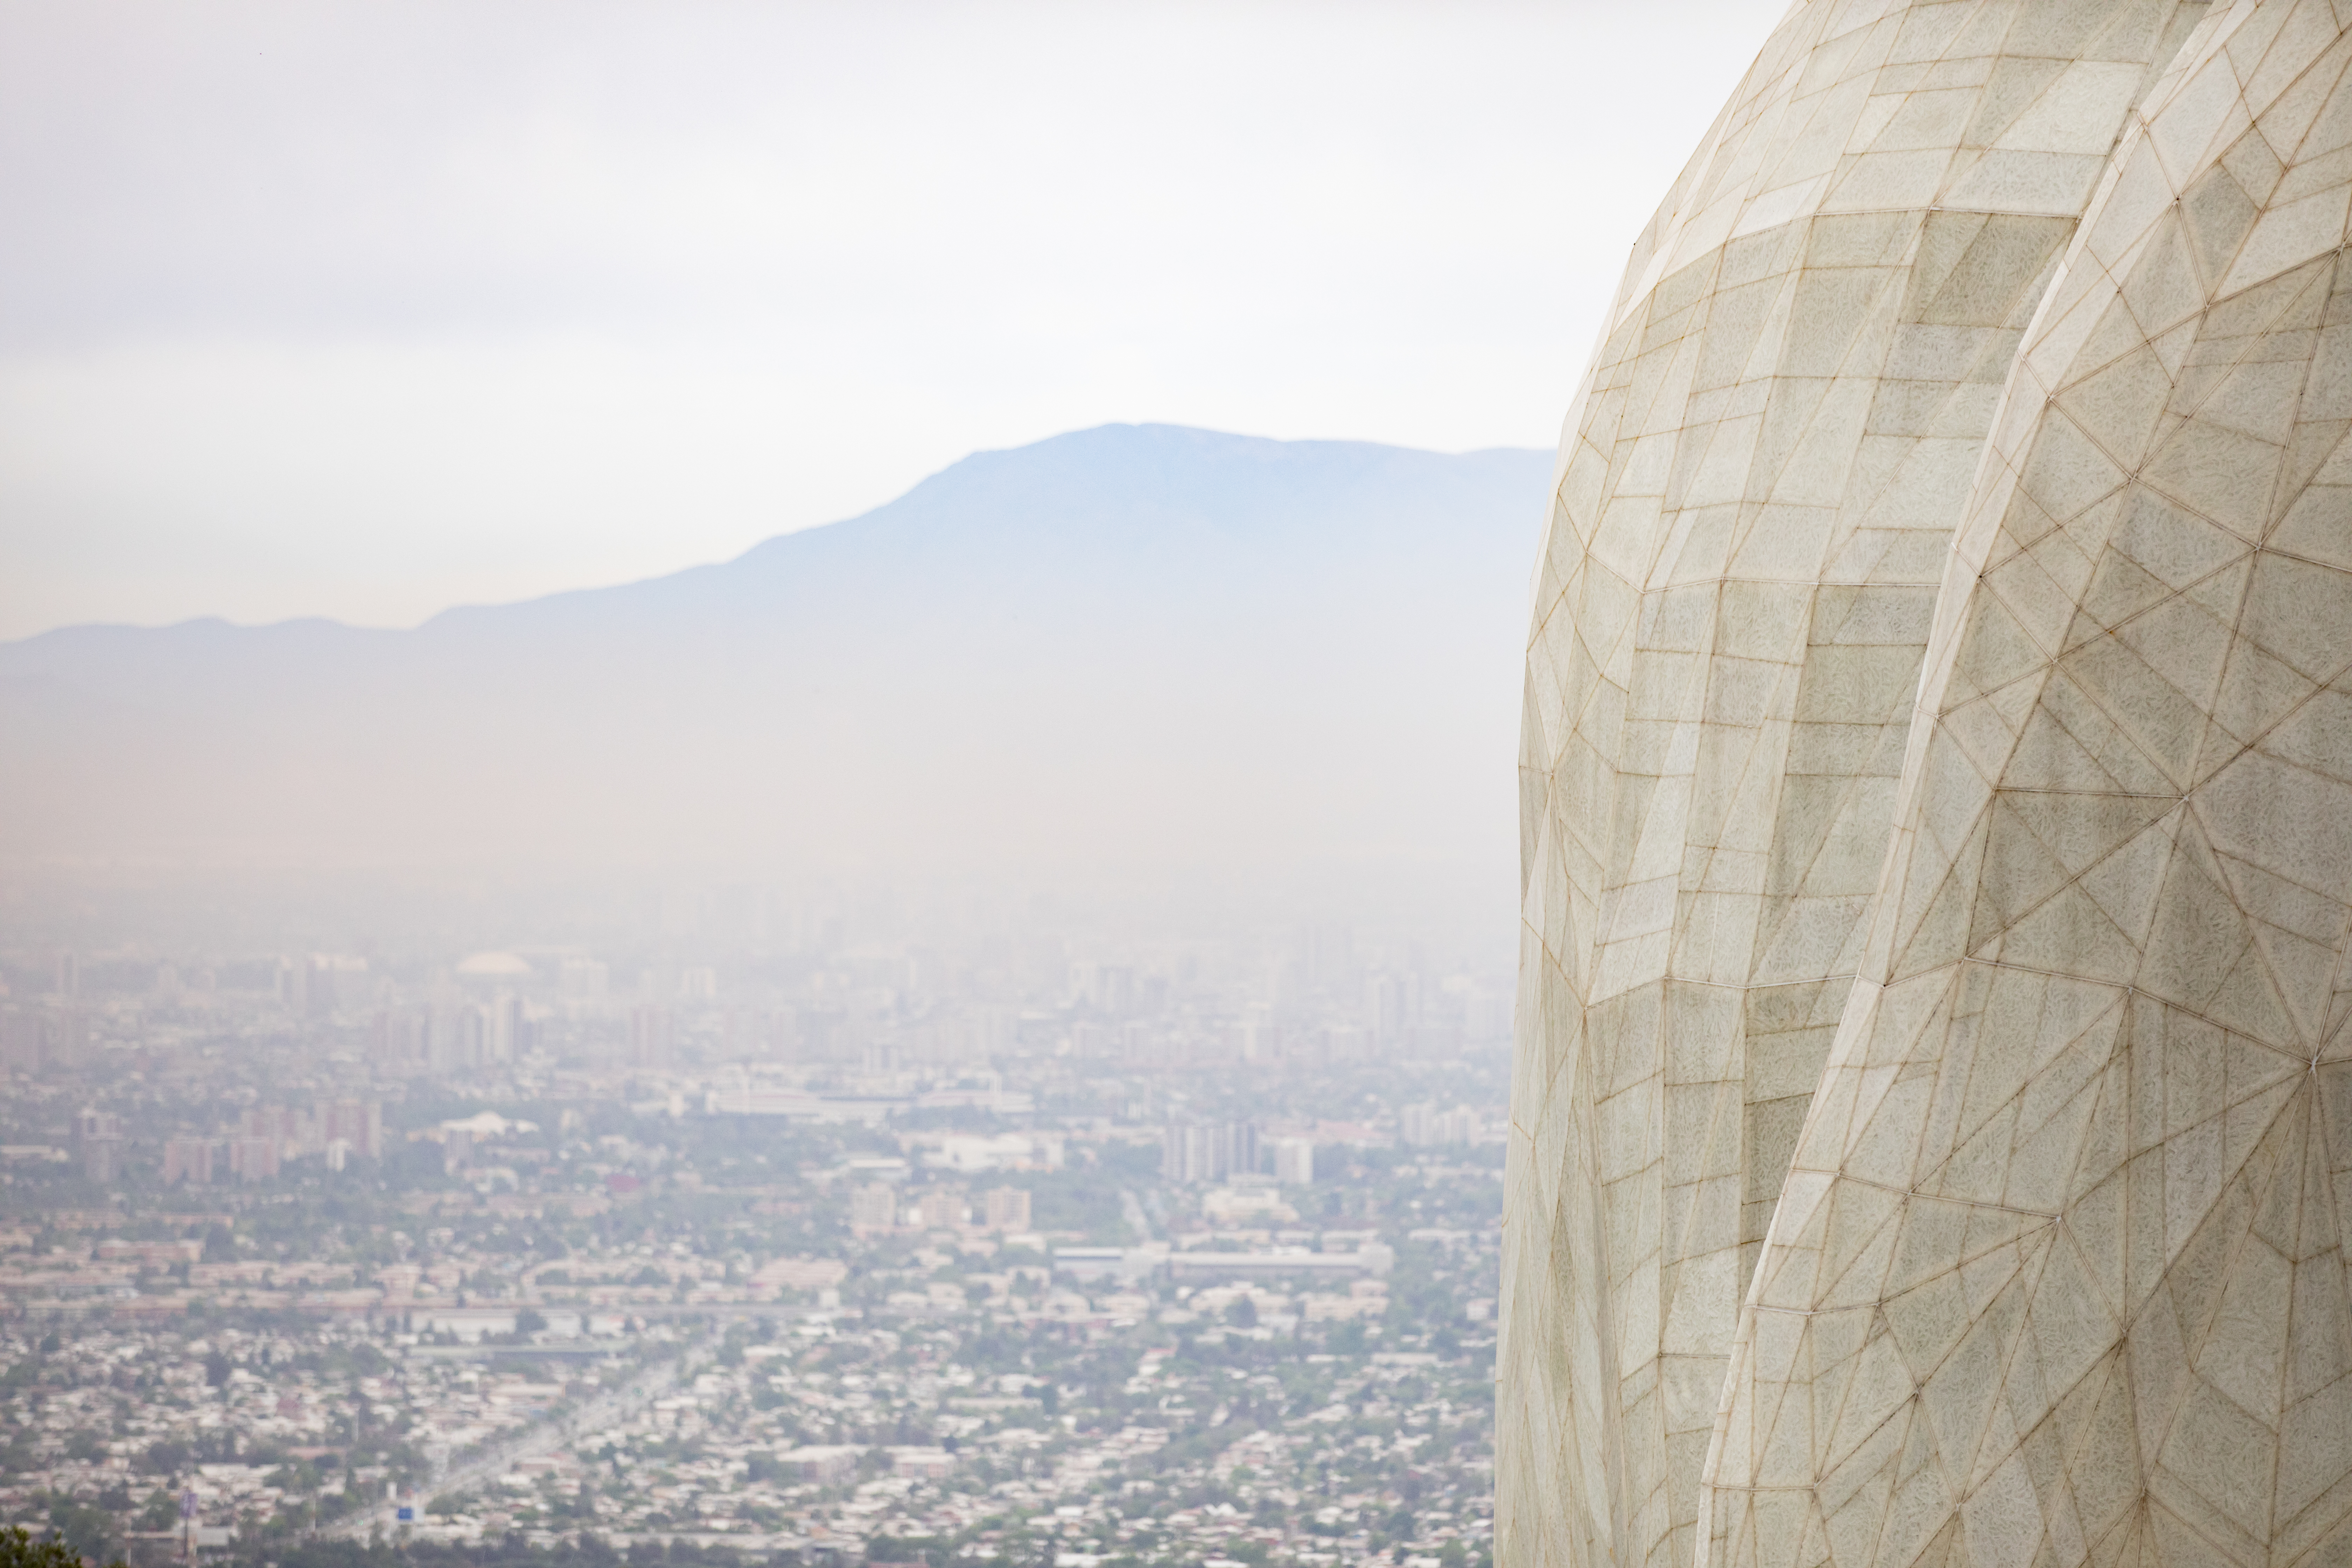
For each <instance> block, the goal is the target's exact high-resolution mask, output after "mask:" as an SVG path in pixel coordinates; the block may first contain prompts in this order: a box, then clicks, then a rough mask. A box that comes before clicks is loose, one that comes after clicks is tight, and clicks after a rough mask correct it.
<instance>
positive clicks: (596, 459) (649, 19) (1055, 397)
mask: <svg viewBox="0 0 2352 1568" xmlns="http://www.w3.org/2000/svg"><path fill="white" fill-rule="evenodd" d="M1780 9H1781V6H1780V4H1779V3H1778V0H1650V3H1646V4H1641V5H1634V4H1628V3H1627V0H1548V3H1544V4H1491V3H1490V4H1476V3H1470V0H1427V3H1425V4H1422V5H1412V6H1392V5H1375V4H1369V3H1366V0H1348V3H1346V4H1334V5H1307V4H1293V5H1283V4H1277V3H1273V0H1254V3H1251V4H1247V5H1232V6H1221V5H1213V4H1206V3H1203V0H1184V3H1182V4H1176V5H1152V4H1141V3H1104V0H1096V3H1091V4H1086V5H1048V4H1015V3H1003V4H972V3H965V4H956V5H921V4H872V3H866V4H849V3H843V4H836V5H805V6H803V5H777V4H763V5H726V4H707V3H697V0H685V3H677V0H663V3H661V4H654V3H652V0H645V3H641V4H636V5H597V4H592V3H583V0H561V3H536V0H502V3H499V0H493V3H485V0H466V3H464V4H432V3H420V0H399V3H396V4H395V3H394V0H380V3H378V4H373V5H338V4H328V3H320V0H300V3H292V4H284V5H271V4H254V3H241V4H234V5H230V4H220V3H216V0H186V3H180V4H174V5H154V4H152V0H138V3H136V4H106V3H92V0H74V3H72V4H60V3H58V0H39V3H37V4H23V3H19V0H0V214H5V232H6V235H7V238H6V240H5V243H0V637H21V636H25V635H27V634H29V633H32V632H36V631H38V630H41V629H44V628H46V627H49V626H58V625H64V624H69V623H74V622H81V621H93V620H104V621H129V622H135V623H141V624H150V625H153V624H163V623H167V622H170V621H174V620H180V619H184V618H186V617H189V616H198V615H222V616H228V617H229V618H231V619H233V620H237V621H243V622H258V621H268V620H276V619H281V618H284V617H287V616H299V615H327V616H336V617H338V618H341V619H344V620H349V621H353V622H357V623H361V624H365V625H376V626H404V625H410V624H414V623H415V621H417V620H420V619H422V618H423V617H425V616H428V615H430V614H431V613H433V612H434V611H436V610H438V609H440V608H442V607H444V606H446V605H450V604H453V603H465V602H485V601H494V600H502V599H512V598H519V597H525V596H528V595H533V594H539V593H544V592H548V591H551V590H553V589H558V588H564V587H572V586H579V585H583V584H597V583H609V582H618V581H625V580H627V579H630V578H634V577H640V576H646V575H649V574H655V573H659V572H663V571H667V570H671V569H674V568H677V567H679V566H684V565H688V564H691V563H697V562H702V561H709V560H715V559H721V558H724V557H727V556H730V555H732V554H735V553H736V552H740V551H741V550H742V549H744V548H746V547H747V546H749V545H751V543H753V542H756V541H758V540H760V539H762V538H765V537H767V536H768V535H770V534H773V533H777V532H780V531H786V530H790V529H794V528H801V527H805V526H808V525H810V524H814V523H819V522H825V521H833V520H835V519H837V518H841V517H845V516H850V515H853V514H855V513H856V512H858V511H861V510H865V509H866V508H867V507H869V506H872V505H875V504H877V503H878V502H881V501H883V500H887V499H889V498H890V497H891V496H893V495H896V494H898V492H900V491H902V490H904V489H906V488H907V487H908V486H909V485H910V484H912V483H913V482H914V481H916V480H917V479H920V478H921V477H922V476H923V475H925V474H926V473H929V472H931V471H933V470H935V469H937V468H941V467H943V466H944V465H946V464H948V463H950V462H951V461H953V460H954V459H955V458H959V457H961V456H962V455H963V454H964V453H966V452H969V451H971V450H974V449H976V448H982V447H1009V446H1016V445H1020V444H1023V443H1025V442H1028V441H1032V440H1035V439H1038V438H1040V437H1045V436H1049V435H1053V434H1055V433H1057V432H1060V431H1064V430H1068V429H1074V428H1078V427H1082V426H1090V425H1097V424H1101V423H1104V422H1106V421H1111V420H1167V421H1174V422H1179V423H1183V424H1192V425H1202V426H1213V427H1216V428H1220V429H1226V430H1237V431H1244V432H1248V433H1251V434H1256V435H1266V436H1278V437H1360V438H1366V439H1373V440H1381V441H1393V442H1398V443H1402V444H1406V445H1412V446H1419V447H1434V448H1437V449H1440V450H1465V449H1469V448H1475V447H1491V446H1506V445H1517V446H1542V447H1548V446H1549V445H1550V444H1551V443H1552V442H1553V440H1554V439H1555V438H1556V437H1557V434H1558V428H1559V419H1560V417H1561V416H1562V414H1563V413H1564V412H1565V409H1566V405H1567V401H1568V399H1569V397H1570V395H1571V394H1572V392H1573V388H1574V383H1575V379H1576V377H1577V375H1578V374H1579V373H1580V371H1581V369H1582V365H1583V361H1584V359H1585V357H1586V355H1587V353H1589V352H1590V349H1591V343H1592V340H1593V336H1594V332H1595V331H1596V329H1597V327H1598V324H1599V320H1600V315H1601V310H1602V308H1603V307H1604V305H1605V303H1606V301H1607V300H1608V297H1609V295H1610V294H1611V292H1612V290H1613V289H1614V287H1615V283H1616V279H1617V275H1618V272H1619V270H1620V269H1621V268H1622V265H1623V260H1624V257H1625V253H1626V250H1627V247H1629V245H1630V244H1631V242H1632V239H1633V234H1634V231H1635V230H1636V229H1637V228H1638V226H1640V225H1641V224H1642V223H1643V221H1644V220H1645V219H1646V218H1647V216H1649V214H1650V212H1651V210H1652V208H1653V207H1654V205H1655V204H1656V203H1657V201H1658V199H1659V197H1660V196H1661V195H1663V194H1664V188H1665V186H1666V184H1667V183H1668V182H1669V181H1670V180H1671V179H1672V178H1673V176H1674V174H1675V172H1676V170H1677V169H1679V167H1680V166H1681V164H1682V163H1683V162H1684V160H1685V158H1686V157H1687V156H1688V154H1689V153H1690V151H1691V149H1692V148H1693V147H1694V146H1695V145H1696V142H1697V141H1698V138H1699V136H1700V135H1701V134H1702V132H1704V131H1705V129H1706V124H1707V122H1708V121H1709V120H1710V119H1711V118H1712V117H1713V115H1714V113H1715V111H1716V110H1717V108H1718V107H1720V105H1721V103H1722V101H1723V100H1724V99H1725V97H1726V96H1727V94H1728V92H1729V91H1730V89H1731V88H1732V86H1733V84H1734V83H1735V82H1736V81H1737V80H1738V76H1739V73H1740V72H1741V70H1743V69H1744V68H1746V66H1747V64H1748V61H1749V60H1750V59H1751V58H1753V57H1754V55H1755V52H1756V50H1757V48H1758V47H1759V46H1760V44H1761V43H1762V42H1763V39H1764V37H1765V35H1766V34H1767V33H1768V32H1769V30H1770V28H1771V26H1772V24H1773V23H1774V22H1775V21H1776V20H1777V19H1778V16H1779V14H1780ZM1530 526H1531V527H1532V526H1533V525H1532V523H1531V524H1530Z"/></svg>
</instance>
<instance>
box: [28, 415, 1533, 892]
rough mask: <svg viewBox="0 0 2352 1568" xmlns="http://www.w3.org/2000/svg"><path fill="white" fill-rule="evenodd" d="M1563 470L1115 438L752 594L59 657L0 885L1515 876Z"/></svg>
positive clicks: (165, 637) (776, 574) (336, 625)
mask: <svg viewBox="0 0 2352 1568" xmlns="http://www.w3.org/2000/svg"><path fill="white" fill-rule="evenodd" d="M1549 464H1550V457H1549V454H1547V453H1542V452H1537V451H1518V450H1514V449H1511V448H1494V449H1488V450H1486V451H1485V452H1480V453H1465V454H1459V455H1445V454H1434V453H1424V452H1417V451H1414V450H1412V449H1411V448H1403V447H1382V446H1380V445H1378V444H1375V443H1369V442H1279V441H1272V440H1267V439H1265V438H1263V437H1241V436H1231V435H1226V434H1224V433H1222V432H1213V431H1197V430H1192V429H1190V428H1187V427H1183V426H1097V427H1096V428H1094V429H1091V430H1086V431H1076V432H1072V433H1069V434H1067V435H1065V436H1060V437H1051V438H1049V439H1048V440H1045V441H1042V442H1038V443H1035V444H1033V445H1032V446H1029V447H1013V448H1007V449H1003V450H1001V451H996V452H988V453H975V454H972V455H971V456H970V457H968V458H963V459H961V460H960V461H959V462H957V463H955V464H951V465H950V466H949V467H948V468H943V469H941V470H940V472H939V473H937V474H934V475H931V476H929V477H928V478H926V479H924V480H922V481H921V482H920V483H919V484H917V485H916V486H914V487H912V488H911V489H909V490H908V491H907V492H906V493H905V494H904V495H902V496H899V497H898V498H896V499H894V500H891V501H888V502H886V503H884V504H883V505H882V506H880V507H877V508H874V509H871V510H868V511H866V512H864V513H861V514H859V515H858V516H857V517H855V518H850V519H845V520H843V521H839V522H835V523H830V524H824V525H821V526H819V527H816V528H811V529H804V530H800V531H794V532H792V533H786V534H781V535H776V536H772V537H771V538H769V539H767V540H763V541H761V542H759V543H756V544H754V545H752V546H751V547H750V548H749V549H747V550H745V551H743V552H740V553H739V554H738V555H736V556H735V557H733V558H732V559H730V560H729V561H726V562H719V563H705V564H701V565H697V566H693V567H688V568H684V569H681V570H680V571H678V572H676V573H668V574H660V575H657V576H655V577H650V578H645V579H639V580H637V581H635V582H634V583H629V584H609V585H604V586H599V587H593V588H583V589H572V590H565V591H562V592H559V593H557V594H552V595H540V596H538V597H535V598H531V599H525V600H519V601H513V602H510V603H508V604H503V605H460V606H453V607H452V608H450V609H448V610H445V611H443V612H440V613H439V614H437V615H436V616H432V617H429V618H428V619H427V620H425V621H424V622H422V623H420V624H419V625H417V626H413V627H408V628H404V629H391V628H376V627H356V626H347V625H345V624H343V623H340V622H335V621H332V620H330V619H327V618H324V617H300V618H296V619H293V620H289V621H282V622H276V623H271V624H269V625H267V626H233V625H230V624H228V623H226V622H224V621H220V620H218V619H216V618H201V617H200V618H197V619H194V620H191V621H184V622H179V623H176V624H174V625H173V626H162V627H123V626H79V627H63V628H57V629H55V630H53V631H50V632H47V633H42V634H39V635H38V636H37V637H31V638H26V639H21V640H19V641H17V642H14V643H9V644H5V645H0V732H5V733H8V734H10V735H11V736H13V737H15V738H16V742H17V743H16V744H15V745H13V746H11V747H8V748H0V753H5V754H0V799H5V800H7V801H8V802H10V803H11V805H12V810H11V811H10V812H9V813H7V814H6V820H5V821H0V862H15V863H18V864H29V863H44V862H48V863H54V862H57V861H58V860H61V859H70V858H74V857H77V856H90V855H107V854H125V855H139V856H148V857H158V856H160V857H163V858H166V859H168V858H173V857H174V856H178V857H182V858H194V859H202V858H205V857H207V856H215V857H216V856H217V855H218V854H220V853H225V852H230V851H232V850H234V851H235V852H246V851H248V850H249V851H252V852H254V853H266V854H267V855H268V857H269V858H274V859H279V860H290V861H294V862H298V863H313V862H315V863H320V864H348V863H352V862H353V861H354V860H360V861H369V862H372V863H373V862H381V863H389V864H407V863H420V862H422V861H424V860H426V859H435V860H438V861H442V862H446V863H487V862H489V861H494V860H498V859H499V858H510V857H515V856H538V857H541V858H565V857H569V858H572V859H575V860H582V861H594V860H597V859H599V858H608V859H610V858H617V859H627V860H631V861H635V862H646V861H664V860H681V859H691V860H695V861H697V862H698V863H707V862H709V861H711V860H714V859H716V860H723V861H727V862H729V863H746V864H749V863H758V864H762V865H779V866H793V865H810V864H817V863H824V864H829V865H833V866H837V867H838V866H850V867H855V866H860V865H870V866H877V867H879V866H884V865H888V866H892V867H895V868H909V869H912V870H914V871H917V872H923V871H942V870H945V869H948V868H953V867H959V866H964V867H969V866H972V865H976V864H980V863H982V862H987V863H992V864H996V865H1016V864H1017V865H1044V864H1048V863H1052V864H1059V865H1067V866H1075V867H1079V868H1084V867H1087V866H1096V865H1101V864H1105V863H1108V861H1109V860H1111V859H1115V858H1125V859H1129V860H1134V861H1137V862H1139V863H1147V862H1148V863H1164V864H1168V865H1171V866H1180V867H1184V868H1190V869H1192V870H1193V871H1197V872H1200V873H1201V874H1203V875H1206V874H1211V873H1210V869H1209V868H1216V869H1215V871H1214V874H1216V875H1220V876H1227V877H1230V878H1233V879H1238V880H1239V881H1241V882H1247V881H1249V880H1250V879H1255V878H1262V877H1269V876H1273V875H1276V873H1277V872H1282V874H1286V875H1287V874H1290V872H1289V871H1285V870H1284V868H1290V870H1292V871H1295V870H1296V868H1298V867H1301V866H1305V865H1307V864H1310V863H1313V864H1329V863H1337V862H1339V861H1363V862H1369V861H1379V860H1389V861H1395V862H1397V863H1400V864H1402V863H1408V862H1410V863H1412V864H1416V865H1423V866H1444V865H1450V864H1454V863H1456V862H1459V863H1461V864H1463V865H1467V864H1468V863H1469V862H1470V861H1473V860H1475V861H1477V862H1478V863H1479V864H1480V866H1481V869H1480V870H1479V871H1478V872H1477V873H1476V875H1475V878H1474V879H1475V880H1480V881H1484V880H1487V879H1490V877H1491V875H1492V866H1491V865H1489V864H1488V863H1489V862H1492V863H1493V864H1496V865H1501V864H1507V858H1508V856H1505V855H1503V854H1501V853H1499V852H1498V851H1497V850H1496V846H1503V845H1507V846H1508V847H1509V854H1510V855H1515V854H1516V844H1517V837H1516V830H1515V828H1514V827H1513V826H1512V824H1511V822H1510V820H1509V809H1508V806H1507V804H1506V803H1507V797H1508V796H1509V795H1510V794H1511V792H1512V790H1513V789H1514V788H1515V785H1514V784H1513V783H1512V773H1513V767H1512V763H1513V758H1514V754H1515V747H1516V742H1515V731H1516V723H1517V711H1518V672H1517V664H1518V660H1519V658H1520V655H1521V652H1522V650H1523V647H1524V634H1525V624H1526V592H1527V589H1526V582H1527V577H1526V572H1527V565H1526V563H1527V562H1528V561H1529V560H1531V559H1532V557H1533V552H1534V545H1535V542H1536V536H1537V532H1538V525H1539V524H1540V522H1541V519H1542V490H1543V487H1544V485H1545V484H1546V482H1547V481H1548V479H1549ZM239 847H241V848H239Z"/></svg>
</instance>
